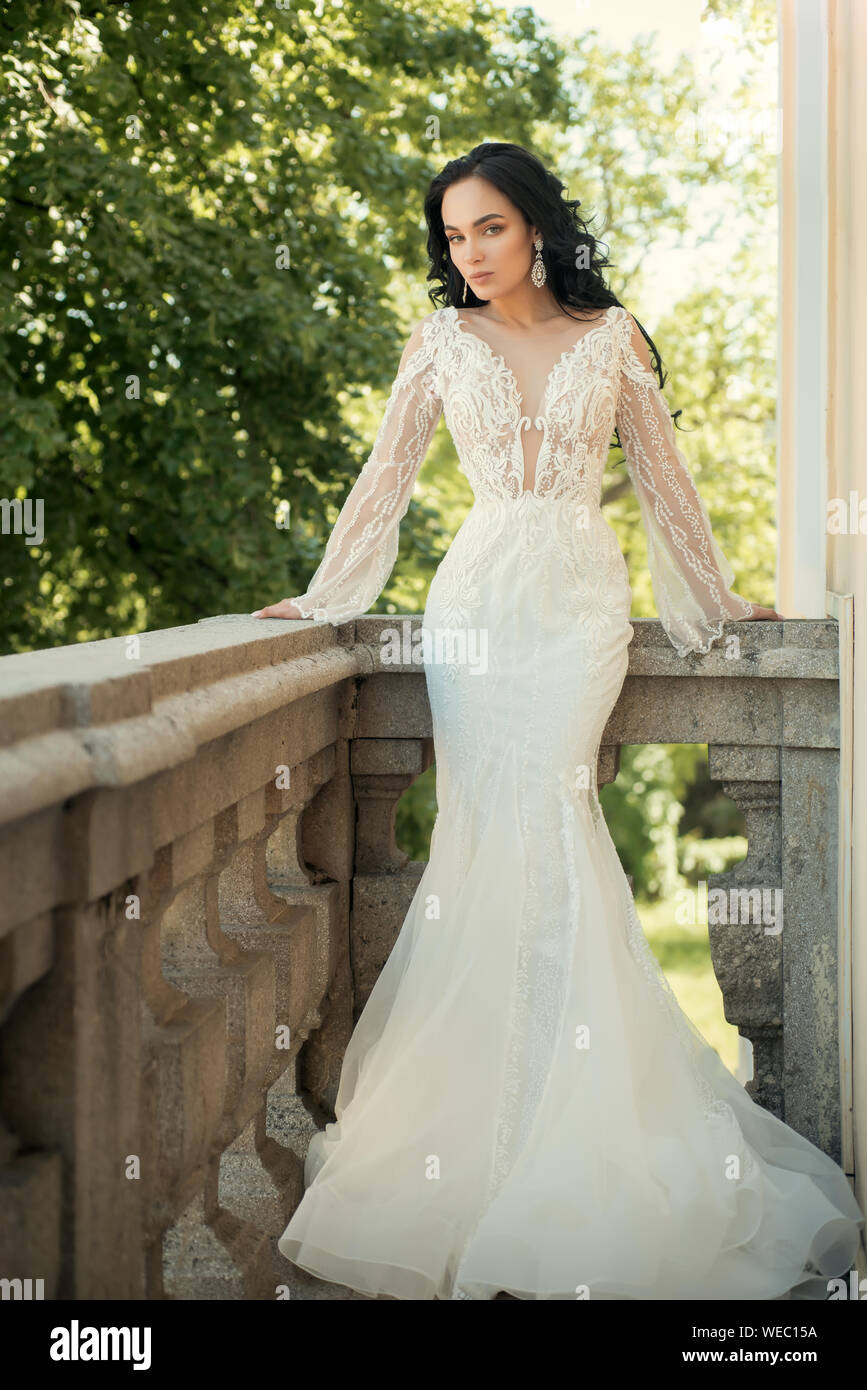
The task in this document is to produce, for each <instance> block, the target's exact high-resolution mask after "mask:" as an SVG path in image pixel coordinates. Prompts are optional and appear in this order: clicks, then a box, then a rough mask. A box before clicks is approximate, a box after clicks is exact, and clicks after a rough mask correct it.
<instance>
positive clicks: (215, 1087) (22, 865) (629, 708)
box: [0, 616, 840, 1299]
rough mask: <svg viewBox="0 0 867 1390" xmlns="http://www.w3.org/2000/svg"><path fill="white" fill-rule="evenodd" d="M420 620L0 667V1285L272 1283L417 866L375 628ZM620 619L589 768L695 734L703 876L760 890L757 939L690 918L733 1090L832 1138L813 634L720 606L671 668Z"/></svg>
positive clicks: (136, 1291) (833, 790)
mask: <svg viewBox="0 0 867 1390" xmlns="http://www.w3.org/2000/svg"><path fill="white" fill-rule="evenodd" d="M420 622H421V619H420V618H418V617H415V618H402V617H398V618H394V617H388V618H386V617H366V618H363V619H359V620H358V621H356V622H352V623H347V624H344V625H343V626H341V627H339V628H333V627H330V626H323V627H318V626H315V625H312V624H306V623H297V624H296V623H283V622H279V621H270V622H269V621H263V620H259V619H254V618H248V617H246V616H227V617H222V618H211V619H206V620H204V621H202V622H200V623H198V624H196V625H194V626H189V627H181V628H173V629H170V630H167V631H163V632H152V633H144V634H141V635H140V636H139V637H131V638H116V639H113V640H111V641H106V642H92V643H85V644H82V645H80V646H75V647H64V648H58V649H54V650H48V651H40V652H36V653H33V654H30V655H23V656H14V657H5V658H3V659H0V826H2V828H0V874H2V884H3V890H2V901H0V1010H2V1017H0V1184H2V1201H0V1277H5V1278H20V1279H27V1278H33V1279H43V1280H44V1281H45V1283H44V1288H45V1296H46V1298H72V1299H105V1298H121V1299H137V1298H146V1299H160V1298H175V1299H188V1298H196V1299H198V1298H206V1299H207V1298H216V1299H232V1298H252V1299H255V1298H268V1299H273V1298H274V1297H275V1296H277V1295H276V1290H277V1289H278V1287H279V1286H281V1285H286V1286H288V1287H289V1288H290V1289H291V1290H293V1296H295V1291H296V1277H297V1271H296V1269H295V1267H294V1266H292V1265H290V1264H289V1263H288V1262H287V1261H286V1260H284V1259H283V1258H282V1257H281V1256H280V1255H279V1253H278V1252H277V1251H276V1238H277V1237H278V1236H279V1234H280V1233H281V1231H282V1230H283V1228H284V1226H285V1224H286V1222H287V1221H288V1219H289V1217H290V1215H291V1213H292V1211H293V1210H294V1208H295V1206H296V1205H297V1203H298V1201H299V1199H300V1196H301V1194H302V1191H303V1176H302V1174H303V1157H304V1153H305V1151H306V1145H307V1142H308V1139H309V1135H310V1134H311V1133H312V1132H313V1130H314V1128H316V1127H317V1126H321V1125H322V1124H324V1123H325V1121H326V1120H327V1119H328V1118H329V1117H330V1111H331V1108H332V1107H333V1103H334V1098H335V1095H336V1091H337V1084H338V1080H339V1074H340V1063H341V1057H342V1055H343V1051H344V1048H345V1046H346V1043H347V1040H348V1038H349V1036H350V1034H351V1032H352V1029H353V1026H354V1022H355V1020H356V1019H357V1017H358V1015H359V1013H360V1011H361V1008H362V1007H363V1005H364V1002H365V1000H366V999H367V997H368V995H369V993H370V990H371V988H372V986H373V984H374V982H375V980H376V978H377V975H378V972H379V970H380V969H381V967H382V964H383V962H384V961H385V959H386V957H387V955H388V953H389V951H390V949H391V947H392V945H393V943H394V940H395V937H396V935H397V932H398V931H399V929H400V926H401V923H402V921H403V918H404V916H405V913H406V911H407V909H408V907H409V904H410V901H411V899H412V896H413V893H414V892H415V890H416V887H417V884H418V881H419V878H420V876H421V874H422V872H423V870H424V867H425V866H424V865H423V864H418V863H413V862H411V861H408V860H407V858H406V856H405V855H404V854H402V853H401V852H400V851H399V849H398V848H397V847H396V845H395V843H394V834H393V826H394V812H395V807H396V804H397V802H398V800H399V798H400V796H401V795H402V793H403V792H404V790H405V789H406V788H407V787H408V786H409V785H410V784H411V783H412V781H413V780H414V779H415V778H416V777H418V776H419V774H420V773H421V772H423V771H424V769H425V768H426V767H428V766H429V765H430V763H431V760H432V757H433V745H432V738H431V720H430V710H429V707H428V701H427V693H426V686H425V678H424V668H423V666H422V665H420V664H416V663H415V662H414V661H413V660H412V659H405V660H401V661H398V662H391V663H386V662H385V661H384V660H383V652H384V648H383V642H382V638H383V630H384V629H394V628H395V627H397V628H398V629H401V628H402V625H404V624H406V625H407V628H406V631H410V632H412V631H415V630H416V629H417V628H418V627H419V626H420ZM633 626H634V628H635V637H634V640H633V642H632V646H631V649H630V667H629V674H628V676H627V678H626V682H625V684H624V687H623V691H622V693H621V697H620V699H619V701H618V703H617V705H616V707H615V709H614V711H613V712H612V715H611V718H610V720H609V724H608V727H607V729H606V731H605V734H604V737H603V744H602V748H601V751H600V757H599V769H598V781H599V782H600V783H602V782H605V781H611V780H612V779H613V778H614V776H615V775H616V770H617V762H618V755H619V749H620V746H621V745H622V744H623V743H649V742H665V743H673V742H701V743H707V744H709V745H710V773H711V776H712V777H714V778H715V779H717V780H719V781H720V782H721V783H722V784H723V786H724V787H725V790H726V792H727V793H728V794H729V795H730V796H731V797H733V798H734V800H735V801H736V802H737V803H738V804H739V805H740V806H741V808H742V809H743V812H744V814H745V816H746V820H747V825H748V830H749V854H748V857H747V858H746V860H745V861H744V862H743V863H742V864H740V865H738V866H737V868H736V870H734V872H733V873H731V874H730V875H727V876H719V877H715V878H713V879H712V880H711V884H712V886H714V887H719V886H722V887H725V888H735V889H737V888H742V887H750V888H754V887H756V886H759V887H760V888H764V889H766V890H767V889H773V888H780V889H782V892H783V902H784V907H785V918H784V921H785V926H784V930H783V931H781V932H778V933H769V932H768V931H766V930H765V929H763V927H762V926H761V925H760V924H740V925H737V926H734V925H731V924H730V925H725V924H721V925H713V924H712V925H711V926H710V943H711V951H712V956H713V962H714V968H715V970H716V973H717V976H718V978H719V981H720V984H721V987H722V991H723V995H724V998H725V1003H726V1013H727V1017H728V1018H729V1020H730V1021H732V1022H733V1023H735V1024H736V1025H737V1026H738V1028H739V1029H740V1031H741V1033H742V1034H744V1035H745V1036H746V1037H748V1038H750V1039H751V1041H752V1043H753V1048H754V1068H755V1075H754V1079H753V1081H752V1082H751V1083H750V1085H749V1089H750V1091H751V1093H752V1094H753V1095H754V1097H755V1098H756V1099H757V1100H758V1101H760V1102H761V1103H762V1104H763V1105H766V1106H768V1108H769V1109H771V1110H773V1111H774V1112H775V1113H777V1114H779V1115H781V1116H782V1117H783V1118H784V1119H785V1120H786V1121H787V1122H788V1123H789V1124H792V1125H793V1126H794V1127H795V1128H797V1129H799V1130H800V1131H801V1132H802V1133H804V1134H806V1135H807V1136H808V1137H809V1138H811V1139H812V1140H813V1141H814V1142H816V1143H818V1144H819V1145H820V1146H821V1147H822V1148H824V1149H825V1150H826V1151H827V1152H828V1153H830V1154H831V1155H832V1156H833V1157H834V1158H835V1159H837V1161H839V1153H840V1087H839V1060H838V1041H837V1036H838V1020H837V904H836V894H837V823H838V822H837V785H838V772H839V734H838V690H837V680H838V665H837V630H836V624H835V623H833V622H831V621H809V622H797V621H790V622H786V623H785V624H782V623H742V624H737V623H732V624H730V625H729V626H728V628H727V629H726V636H725V637H724V638H723V641H722V642H720V643H718V644H717V647H716V648H715V649H714V650H713V651H712V652H710V653H709V654H708V655H707V656H705V657H689V658H687V659H686V660H680V659H679V658H678V657H677V656H676V654H675V652H674V650H673V649H672V648H671V646H670V645H669V643H668V641H667V639H666V637H665V635H664V633H663V631H662V629H661V626H660V624H659V623H658V622H655V621H650V620H634V622H633ZM728 641H733V642H734V643H735V644H736V646H735V651H736V653H737V654H736V655H735V656H734V658H732V657H731V654H730V655H729V656H727V655H726V643H727V642H728ZM416 651H417V654H418V656H419V659H420V651H419V650H418V648H417V649H416ZM405 655H406V654H405ZM302 1098H303V1099H302ZM301 1296H304V1294H303V1290H302V1291H301ZM307 1296H310V1295H309V1293H308V1294H307Z"/></svg>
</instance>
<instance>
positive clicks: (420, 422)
mask: <svg viewBox="0 0 867 1390" xmlns="http://www.w3.org/2000/svg"><path fill="white" fill-rule="evenodd" d="M430 317H432V315H429V316H428V318H430ZM427 321H428V320H427V319H422V320H420V322H419V323H417V324H416V325H415V327H414V328H413V330H412V333H411V334H410V337H409V339H408V340H407V343H406V346H405V348H404V350H403V355H402V356H401V359H400V365H399V367H398V372H397V376H396V377H395V380H394V383H393V385H392V388H391V394H390V396H389V398H388V403H387V405H386V408H385V414H384V415H383V418H382V423H381V424H380V427H379V431H378V433H377V436H376V442H375V443H374V446H373V448H372V450H371V452H370V455H369V456H368V459H367V461H366V463H365V464H364V467H363V468H362V470H361V472H360V473H359V475H358V477H357V479H356V480H355V483H354V484H353V486H352V489H351V490H350V492H349V494H348V496H347V498H346V501H345V502H344V504H343V506H342V508H341V510H340V515H339V516H338V518H337V520H336V522H335V523H334V528H333V530H332V532H331V535H330V537H329V539H328V544H327V545H326V547H325V553H324V555H323V557H322V562H321V564H320V565H319V568H318V569H317V570H316V573H315V574H314V575H313V578H312V579H311V581H310V584H309V585H308V587H307V590H306V592H305V593H303V594H299V595H296V596H295V597H294V598H291V599H283V600H282V601H281V602H280V603H275V604H272V605H271V607H270V608H260V609H258V610H257V612H256V613H254V614H253V615H252V616H253V617H259V618H308V617H312V618H313V619H314V621H315V622H319V623H325V622H328V623H345V622H348V621H349V619H350V618H357V617H360V616H361V614H362V613H366V612H367V611H368V609H369V608H370V606H371V604H372V603H374V602H375V601H376V599H377V598H378V597H379V595H380V594H381V593H382V590H383V589H384V588H385V584H386V580H387V579H388V576H389V574H390V573H391V571H392V569H393V567H394V562H395V560H396V558H397V546H398V531H399V528H400V523H401V520H402V518H403V517H404V515H405V514H406V510H407V508H408V506H409V502H410V498H411V496H412V490H413V487H414V486H415V480H416V478H417V476H418V473H419V469H420V468H421V465H422V463H423V462H424V458H425V455H426V454H427V451H428V447H429V445H430V441H431V439H432V437H433V432H434V430H435V428H436V425H437V421H438V420H439V417H440V414H441V412H442V401H441V399H440V396H439V390H438V387H437V373H436V366H435V363H434V358H433V350H432V348H431V347H430V346H429V345H428V343H426V342H425V339H424V333H423V325H424V324H425V323H426V322H427Z"/></svg>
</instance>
